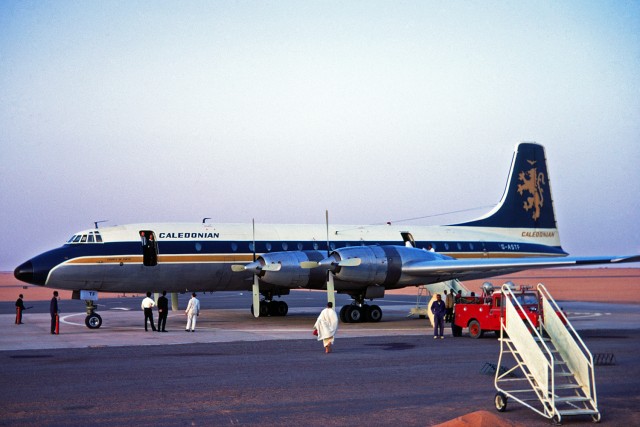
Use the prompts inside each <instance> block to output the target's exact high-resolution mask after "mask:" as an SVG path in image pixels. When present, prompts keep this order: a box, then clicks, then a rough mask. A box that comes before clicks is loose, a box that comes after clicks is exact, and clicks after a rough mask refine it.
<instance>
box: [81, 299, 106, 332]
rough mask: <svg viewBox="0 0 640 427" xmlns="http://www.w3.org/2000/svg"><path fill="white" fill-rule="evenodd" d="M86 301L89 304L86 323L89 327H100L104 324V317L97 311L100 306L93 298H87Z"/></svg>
mask: <svg viewBox="0 0 640 427" xmlns="http://www.w3.org/2000/svg"><path fill="white" fill-rule="evenodd" d="M85 303H86V304H87V317H85V319H84V324H85V325H87V328H89V329H98V328H99V327H100V326H102V317H100V315H99V314H98V313H96V310H97V309H98V306H96V305H94V304H93V301H91V300H86V301H85Z"/></svg>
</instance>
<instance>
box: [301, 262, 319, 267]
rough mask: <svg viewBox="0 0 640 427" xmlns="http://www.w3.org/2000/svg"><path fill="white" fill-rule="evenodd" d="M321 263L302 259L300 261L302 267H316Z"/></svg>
mask: <svg viewBox="0 0 640 427" xmlns="http://www.w3.org/2000/svg"><path fill="white" fill-rule="evenodd" d="M319 265H320V264H319V263H318V262H317V261H302V262H301V263H300V268H316V267H318V266H319Z"/></svg>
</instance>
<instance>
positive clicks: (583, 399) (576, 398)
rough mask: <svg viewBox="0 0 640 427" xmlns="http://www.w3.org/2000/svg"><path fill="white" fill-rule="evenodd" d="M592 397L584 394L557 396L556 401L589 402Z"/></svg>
mask: <svg viewBox="0 0 640 427" xmlns="http://www.w3.org/2000/svg"><path fill="white" fill-rule="evenodd" d="M590 400H591V399H590V398H588V397H582V396H568V397H556V399H555V401H556V403H569V402H588V401H590Z"/></svg>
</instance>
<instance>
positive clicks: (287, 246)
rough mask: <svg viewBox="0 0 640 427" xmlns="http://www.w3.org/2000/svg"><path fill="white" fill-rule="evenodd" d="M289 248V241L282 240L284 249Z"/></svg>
mask: <svg viewBox="0 0 640 427" xmlns="http://www.w3.org/2000/svg"><path fill="white" fill-rule="evenodd" d="M287 249H289V244H288V243H287V242H282V250H283V251H286V250H287Z"/></svg>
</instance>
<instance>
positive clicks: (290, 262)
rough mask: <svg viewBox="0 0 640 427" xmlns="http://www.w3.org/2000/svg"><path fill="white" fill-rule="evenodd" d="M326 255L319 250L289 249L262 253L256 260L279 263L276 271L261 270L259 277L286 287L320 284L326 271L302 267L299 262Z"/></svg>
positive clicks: (316, 259)
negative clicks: (288, 250)
mask: <svg viewBox="0 0 640 427" xmlns="http://www.w3.org/2000/svg"><path fill="white" fill-rule="evenodd" d="M325 257H326V253H325V252H320V251H290V252H271V253H267V254H262V255H260V256H259V257H258V259H257V261H259V262H260V263H261V264H263V265H264V264H280V265H281V268H280V269H279V270H278V271H268V270H263V271H262V272H260V274H259V277H260V280H262V281H263V282H265V283H269V284H272V285H276V286H283V287H286V288H292V289H293V288H306V287H308V286H309V284H310V283H311V284H315V285H316V287H317V286H321V285H322V284H324V283H325V282H326V273H325V272H324V271H321V270H319V269H317V268H311V269H310V268H302V267H300V263H301V262H306V261H316V262H318V261H320V260H322V259H323V258H325Z"/></svg>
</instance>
